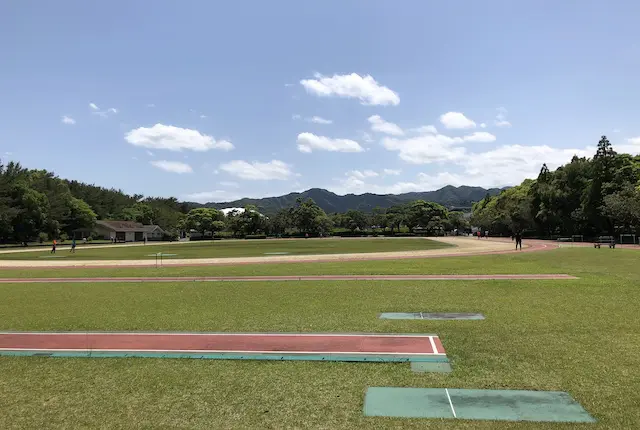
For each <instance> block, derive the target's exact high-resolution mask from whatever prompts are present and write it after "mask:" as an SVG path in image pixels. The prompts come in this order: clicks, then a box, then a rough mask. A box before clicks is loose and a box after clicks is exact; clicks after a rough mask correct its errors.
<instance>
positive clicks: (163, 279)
mask: <svg viewBox="0 0 640 430" xmlns="http://www.w3.org/2000/svg"><path fill="white" fill-rule="evenodd" d="M544 279H578V278H577V277H575V276H571V275H566V274H531V275H523V274H518V275H504V274H503V275H317V276H209V277H206V276H205V277H202V276H200V277H195V276H174V277H114V278H106V277H102V278H0V284H33V283H46V284H53V283H71V282H81V283H86V282H224V281H237V282H245V281H486V280H493V281H495V280H544Z"/></svg>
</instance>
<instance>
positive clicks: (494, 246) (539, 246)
mask: <svg viewBox="0 0 640 430" xmlns="http://www.w3.org/2000/svg"><path fill="white" fill-rule="evenodd" d="M430 239H431V240H437V241H439V242H443V243H447V244H450V245H453V247H451V248H441V249H428V250H422V251H400V252H372V253H359V254H321V255H279V256H265V257H231V258H190V259H163V261H162V265H163V266H165V267H168V266H173V267H180V266H203V265H206V266H210V265H239V264H264V263H292V262H295V263H302V262H332V261H366V260H392V259H405V258H432V257H455V256H468V255H482V254H502V253H511V252H517V251H515V250H514V244H513V243H512V242H511V241H508V240H491V239H474V238H470V237H459V236H458V237H441V238H430ZM374 240H375V239H374ZM553 248H556V245H555V244H554V243H549V242H544V241H529V242H528V243H525V245H524V246H523V248H522V252H525V251H529V252H530V251H540V250H546V249H553ZM155 266H156V261H155V259H148V260H55V261H52V260H47V261H33V260H0V267H4V268H26V267H33V268H43V267H48V268H61V267H155Z"/></svg>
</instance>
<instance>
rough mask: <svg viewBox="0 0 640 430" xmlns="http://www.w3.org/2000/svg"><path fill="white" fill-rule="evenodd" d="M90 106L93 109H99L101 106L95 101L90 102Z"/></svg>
mask: <svg viewBox="0 0 640 430" xmlns="http://www.w3.org/2000/svg"><path fill="white" fill-rule="evenodd" d="M89 108H90V109H92V110H99V109H100V108H99V107H98V106H97V105H96V104H95V103H89Z"/></svg>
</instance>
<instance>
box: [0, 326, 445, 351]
mask: <svg viewBox="0 0 640 430" xmlns="http://www.w3.org/2000/svg"><path fill="white" fill-rule="evenodd" d="M0 351H82V352H84V351H87V352H88V351H92V352H98V351H100V352H122V351H132V352H133V351H135V352H207V353H216V352H217V353H281V352H286V353H288V354H309V353H312V354H313V353H323V354H397V355H399V354H402V355H445V351H444V348H443V347H442V344H441V342H440V340H439V338H438V336H434V335H402V334H397V335H396V334H355V333H354V334H338V333H336V334H331V333H329V334H324V333H319V334H315V333H314V334H306V333H295V334H294V333H91V332H88V333H86V332H76V333H46V332H42V333H33V332H23V333H19V332H16V333H12V332H3V333H0Z"/></svg>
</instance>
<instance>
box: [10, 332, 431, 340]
mask: <svg viewBox="0 0 640 430" xmlns="http://www.w3.org/2000/svg"><path fill="white" fill-rule="evenodd" d="M2 335H21V336H25V335H26V336H29V335H32V336H34V335H35V336H42V335H46V336H87V335H100V336H122V335H127V336H211V335H215V336H294V337H313V336H320V337H333V336H336V337H349V336H353V337H393V338H416V337H427V338H436V337H438V336H437V335H435V334H407V333H398V334H395V333H219V332H208V333H197V332H194V333H191V332H173V331H166V332H144V331H139V332H136V331H133V332H130V331H122V332H117V331H111V332H109V331H69V332H66V331H53V332H51V331H0V336H2Z"/></svg>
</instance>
